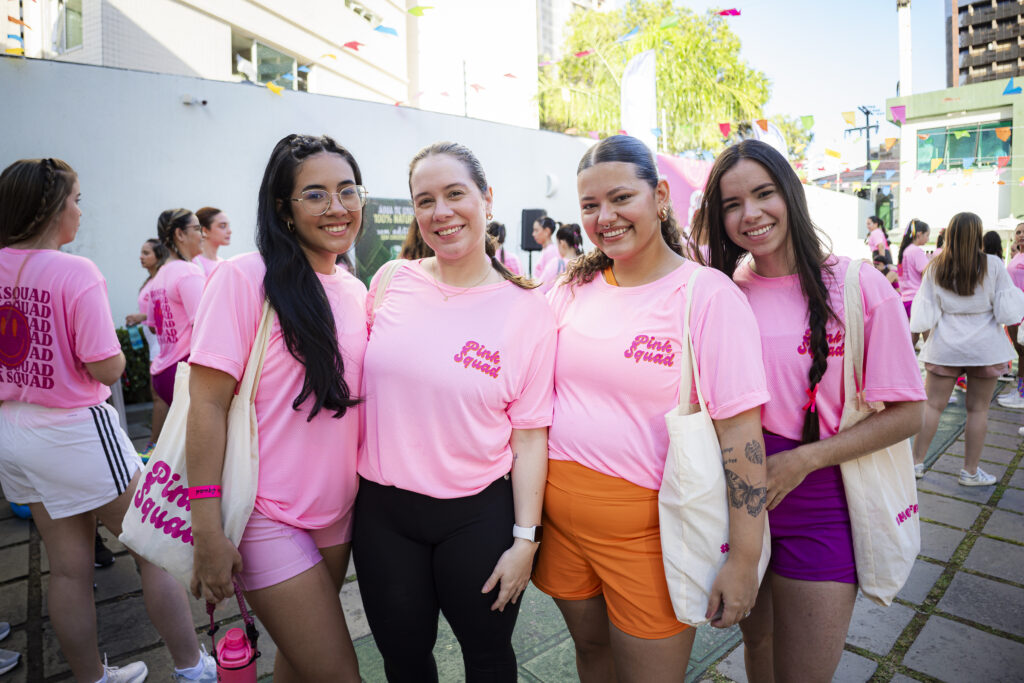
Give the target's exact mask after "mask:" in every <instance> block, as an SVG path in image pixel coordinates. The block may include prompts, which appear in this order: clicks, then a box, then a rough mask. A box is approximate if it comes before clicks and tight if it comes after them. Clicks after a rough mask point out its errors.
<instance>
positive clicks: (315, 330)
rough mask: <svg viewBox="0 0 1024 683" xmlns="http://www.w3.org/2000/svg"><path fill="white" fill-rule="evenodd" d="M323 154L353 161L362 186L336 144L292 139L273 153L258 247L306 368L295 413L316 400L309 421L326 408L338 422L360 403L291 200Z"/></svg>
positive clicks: (268, 288)
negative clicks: (309, 164) (310, 163)
mask: <svg viewBox="0 0 1024 683" xmlns="http://www.w3.org/2000/svg"><path fill="white" fill-rule="evenodd" d="M321 152H324V153H328V154H337V155H338V156H340V157H341V158H343V159H344V160H345V161H346V162H348V165H349V166H351V167H352V173H353V174H354V175H355V182H356V184H357V185H362V183H363V178H362V174H361V173H360V172H359V165H358V164H357V163H356V160H355V157H353V156H352V154H351V153H350V152H349V151H348V150H347V149H345V148H344V147H342V146H341V145H339V144H338V143H337V142H335V141H334V140H332V139H331V138H329V137H327V136H326V135H323V136H320V137H314V136H311V135H294V134H293V135H288V136H286V137H284V138H282V139H281V141H280V142H278V143H277V145H276V146H275V147H274V151H273V152H271V153H270V161H268V162H267V169H266V171H265V172H264V173H263V182H262V183H261V184H260V193H259V206H258V208H257V212H256V246H257V247H258V248H259V251H260V255H261V256H262V257H263V262H264V263H265V264H266V266H267V273H266V275H264V277H263V291H264V292H265V293H266V297H267V299H268V300H269V301H270V305H271V307H273V309H274V311H275V312H276V313H277V318H278V320H279V321H280V323H281V333H282V335H283V336H284V343H285V345H286V346H287V347H288V352H289V353H290V354H291V355H292V357H293V358H295V360H297V361H298V362H299V363H301V364H302V365H303V366H304V367H305V371H306V372H305V376H304V377H303V380H302V390H301V391H299V395H298V396H296V397H295V400H294V401H292V408H293V409H294V410H298V409H299V406H301V405H302V404H303V403H304V402H305V401H306V399H308V398H310V396H312V397H313V405H312V407H311V408H310V411H309V416H308V417H307V418H306V420H307V421H309V420H312V419H313V418H314V417H316V415H317V414H318V413H319V412H320V409H321V408H324V409H326V410H331V411H334V415H333V417H342V416H343V415H344V414H345V412H346V411H347V410H348V409H349V408H351V407H353V406H355V405H357V404H358V403H359V399H358V398H357V397H356V396H353V395H352V391H351V389H350V388H349V386H348V384H347V383H346V382H345V361H344V360H343V359H342V356H341V353H340V351H339V350H338V331H337V329H335V326H334V314H333V313H332V312H331V305H330V303H329V302H328V300H327V294H326V293H325V292H324V288H323V285H322V284H321V283H320V280H319V278H317V275H316V272H314V270H313V266H311V265H310V263H309V260H308V259H307V258H306V254H305V252H303V250H302V247H301V246H300V245H299V240H298V238H297V237H296V236H295V233H294V232H292V231H291V230H290V229H289V227H288V223H289V222H291V216H292V207H293V206H294V205H295V204H294V202H292V201H290V200H291V195H292V192H293V190H294V187H295V175H296V173H297V172H298V169H299V167H300V166H302V164H303V162H304V161H305V160H306V159H307V158H309V157H310V156H312V155H314V154H318V153H321ZM359 230H360V231H361V230H362V214H360V225H359Z"/></svg>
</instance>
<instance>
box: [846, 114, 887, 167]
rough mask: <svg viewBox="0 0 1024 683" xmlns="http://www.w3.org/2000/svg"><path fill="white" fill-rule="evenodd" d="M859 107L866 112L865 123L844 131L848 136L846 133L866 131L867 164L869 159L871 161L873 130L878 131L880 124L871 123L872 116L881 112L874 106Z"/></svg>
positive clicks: (865, 158) (865, 160) (865, 159)
mask: <svg viewBox="0 0 1024 683" xmlns="http://www.w3.org/2000/svg"><path fill="white" fill-rule="evenodd" d="M857 109H859V110H860V113H861V114H864V125H863V126H858V127H856V128H847V129H846V130H844V131H843V137H846V135H847V134H849V133H859V132H861V131H864V137H865V146H866V150H867V154H866V155H865V156H864V163H865V164H867V163H868V162H869V161H871V131H872V130H874V131H875V132H876V133H877V132H878V124H877V123H876V124H874V125H871V117H872V116H879V115H880V114H881V112H879V111H878V110H877V109H875V108H874V107H865V106H860V107H857Z"/></svg>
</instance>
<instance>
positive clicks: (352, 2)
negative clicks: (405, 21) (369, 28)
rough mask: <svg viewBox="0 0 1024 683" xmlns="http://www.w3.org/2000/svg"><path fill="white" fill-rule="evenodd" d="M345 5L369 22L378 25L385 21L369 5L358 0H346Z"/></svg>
mask: <svg viewBox="0 0 1024 683" xmlns="http://www.w3.org/2000/svg"><path fill="white" fill-rule="evenodd" d="M345 7H347V8H349V9H350V10H352V11H353V12H354V13H355V14H356V15H357V16H359V17H361V18H362V19H363V20H364V21H366V22H367V23H369V24H373V25H377V24H379V23H380V22H381V21H383V19H382V18H381V17H380V16H378V15H376V14H374V13H373V12H372V11H370V9H369V8H368V7H366V6H365V5H363V4H362V3H361V2H357V1H356V0H345Z"/></svg>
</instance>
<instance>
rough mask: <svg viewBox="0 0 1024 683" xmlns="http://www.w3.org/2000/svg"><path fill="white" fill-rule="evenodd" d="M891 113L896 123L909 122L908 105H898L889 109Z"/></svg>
mask: <svg viewBox="0 0 1024 683" xmlns="http://www.w3.org/2000/svg"><path fill="white" fill-rule="evenodd" d="M889 111H890V112H892V118H893V120H894V121H899V122H900V124H904V123H906V122H907V105H905V104H898V105H894V106H892V107H889Z"/></svg>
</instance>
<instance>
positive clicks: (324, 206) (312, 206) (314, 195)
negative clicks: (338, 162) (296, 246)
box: [292, 185, 369, 216]
mask: <svg viewBox="0 0 1024 683" xmlns="http://www.w3.org/2000/svg"><path fill="white" fill-rule="evenodd" d="M368 194H369V193H368V192H367V191H366V188H365V187H363V186H362V185H349V186H347V187H343V188H341V189H340V190H338V191H337V192H328V191H327V190H306V191H305V192H303V193H302V195H301V196H299V197H292V201H293V202H299V203H300V204H302V208H304V209H305V210H306V213H308V214H309V215H311V216H323V215H324V214H325V213H327V212H328V211H330V210H331V203H332V201H333V198H334V197H335V196H337V197H338V201H339V202H341V205H342V206H343V207H345V210H346V211H358V210H359V209H361V208H363V206H365V205H366V197H367V195H368Z"/></svg>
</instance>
